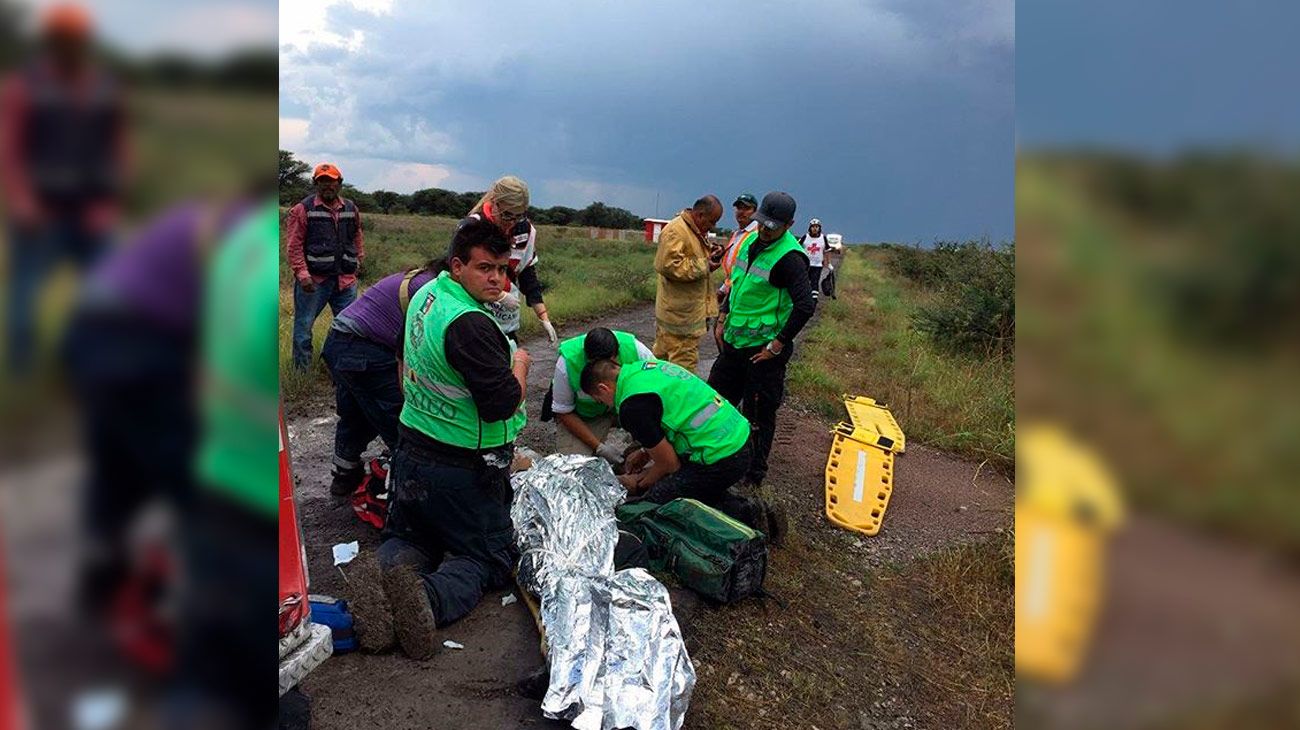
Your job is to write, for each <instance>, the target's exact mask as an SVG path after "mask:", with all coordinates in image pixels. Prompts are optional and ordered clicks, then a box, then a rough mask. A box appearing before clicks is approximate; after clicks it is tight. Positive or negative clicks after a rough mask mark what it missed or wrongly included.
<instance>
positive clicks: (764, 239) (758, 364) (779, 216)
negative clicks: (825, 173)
mask: <svg viewBox="0 0 1300 730" xmlns="http://www.w3.org/2000/svg"><path fill="white" fill-rule="evenodd" d="M794 211H795V202H794V198H792V197H790V195H789V194H788V193H780V192H774V193H768V194H767V195H764V196H763V203H762V205H760V206H759V207H758V212H757V213H755V214H754V220H756V221H757V222H758V230H757V232H756V233H755V234H754V235H751V236H746V237H745V238H744V239H743V240H742V241H741V243H740V248H739V250H738V251H737V253H736V262H735V266H734V267H733V268H732V270H731V277H730V282H731V291H730V293H729V294H728V296H727V299H726V300H725V301H724V302H723V303H722V306H721V307H720V316H719V317H718V323H717V325H716V326H715V327H714V331H713V337H714V340H715V341H716V342H717V343H718V359H717V361H716V362H714V364H713V370H712V371H711V372H710V373H709V385H711V386H713V388H714V389H715V390H717V391H718V393H720V394H722V396H723V397H724V398H726V399H727V400H729V401H731V402H732V403H733V404H735V405H736V406H737V407H739V408H740V409H741V411H742V412H743V413H744V414H745V415H746V416H747V417H748V418H749V421H750V423H752V424H753V426H754V459H753V462H752V463H751V464H750V468H749V474H748V477H747V480H748V481H749V482H750V483H752V484H760V483H762V481H763V477H764V476H766V475H767V455H768V453H769V452H770V451H771V450H772V437H773V435H774V434H775V433H776V411H777V408H779V407H780V406H781V399H782V397H783V396H784V395H785V368H786V365H787V364H788V363H789V362H790V356H791V354H792V353H793V351H794V338H795V336H796V335H797V334H799V330H801V329H803V326H804V324H806V323H807V322H808V318H809V317H811V316H812V314H813V309H814V308H815V306H816V305H815V302H814V300H813V297H812V289H811V287H810V285H809V283H808V282H809V279H808V255H807V254H806V253H804V250H803V247H802V246H800V245H799V241H798V240H797V239H795V237H794V236H792V235H790V226H791V225H793V224H794Z"/></svg>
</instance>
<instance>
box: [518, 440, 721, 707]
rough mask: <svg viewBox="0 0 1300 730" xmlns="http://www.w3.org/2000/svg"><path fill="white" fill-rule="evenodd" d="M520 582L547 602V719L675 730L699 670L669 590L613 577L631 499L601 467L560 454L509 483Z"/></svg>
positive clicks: (627, 573) (636, 573)
mask: <svg viewBox="0 0 1300 730" xmlns="http://www.w3.org/2000/svg"><path fill="white" fill-rule="evenodd" d="M512 482H513V485H514V492H515V498H514V504H513V505H512V507H511V517H512V518H513V520H514V524H515V541H516V542H517V543H518V545H519V551H520V553H521V558H520V564H519V581H520V584H521V585H522V586H523V587H524V588H525V589H527V590H530V591H532V592H533V593H534V594H536V595H537V596H538V597H539V598H540V599H541V615H542V626H543V627H544V628H545V629H546V641H547V658H548V660H549V662H550V685H549V687H548V688H547V691H546V697H545V698H543V700H542V712H543V713H544V714H545V715H546V716H547V717H549V718H551V719H556V720H567V721H569V722H570V723H571V724H572V725H573V727H575V728H577V729H578V730H612V728H637V730H677V729H678V728H680V727H681V725H682V722H683V721H684V720H685V719H686V708H687V706H688V705H689V704H690V699H691V691H692V690H693V689H694V688H695V668H694V667H693V666H692V665H691V659H690V657H689V656H687V654H686V646H685V645H684V644H683V643H682V633H681V629H680V628H679V627H678V625H677V619H676V618H675V617H674V616H673V610H672V604H671V602H670V601H669V600H668V591H667V589H665V588H664V587H663V585H662V584H661V583H659V581H657V580H655V579H654V578H653V577H652V576H651V575H650V574H649V573H647V572H645V571H644V570H641V569H639V568H633V569H630V570H620V571H617V572H615V570H614V546H615V544H616V543H617V542H618V523H617V521H616V520H615V519H614V508H615V507H617V506H618V505H619V504H621V503H622V502H623V500H624V498H625V497H626V492H625V491H624V489H623V487H622V485H621V484H619V483H618V479H617V478H615V476H614V472H613V471H612V470H611V469H610V467H609V464H607V463H606V462H605V461H604V460H603V459H598V458H592V457H585V456H568V455H555V456H548V457H545V458H543V459H541V460H539V461H537V462H536V463H535V464H534V465H533V467H532V468H531V469H528V470H527V471H522V472H519V473H517V474H515V475H514V477H513V478H512Z"/></svg>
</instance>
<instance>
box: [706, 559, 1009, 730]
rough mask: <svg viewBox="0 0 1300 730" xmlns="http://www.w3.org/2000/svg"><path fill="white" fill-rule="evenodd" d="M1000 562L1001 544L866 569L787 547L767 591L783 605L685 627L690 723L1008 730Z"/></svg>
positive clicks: (738, 610) (1005, 576) (728, 611)
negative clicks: (900, 720) (690, 670)
mask: <svg viewBox="0 0 1300 730" xmlns="http://www.w3.org/2000/svg"><path fill="white" fill-rule="evenodd" d="M1012 552H1013V551H1012V539H1011V537H1010V535H1009V534H1002V535H999V536H997V537H995V538H994V539H991V540H989V541H985V542H980V543H974V544H970V545H960V546H956V547H951V548H947V549H944V550H940V551H938V552H935V553H931V554H929V555H927V556H925V557H922V558H919V559H917V560H914V561H911V562H908V563H906V564H902V565H894V566H891V567H886V568H882V569H879V570H875V571H867V570H865V569H864V568H863V566H861V565H860V564H857V563H856V561H854V560H850V559H846V556H845V555H844V554H843V553H842V552H841V551H837V550H834V549H832V548H831V547H830V545H829V544H828V541H822V540H820V539H817V536H815V535H812V536H808V538H807V539H800V540H793V541H790V542H789V544H787V546H786V547H785V548H783V549H782V550H777V551H774V552H772V553H771V556H770V560H771V565H770V567H769V572H768V582H767V586H766V587H767V589H768V590H769V591H770V592H772V593H773V594H774V595H776V596H781V597H784V598H785V599H786V601H787V604H788V605H785V606H780V607H778V606H777V605H775V603H772V602H769V603H767V604H766V605H765V604H762V603H759V602H757V601H749V602H743V603H740V604H737V605H734V606H728V607H724V608H722V609H719V610H708V611H700V612H699V613H698V614H696V615H694V617H693V618H692V628H693V632H694V633H695V634H696V635H697V636H699V637H700V641H699V642H698V645H697V646H695V647H693V648H692V649H691V658H692V661H694V662H695V666H696V674H697V677H698V679H697V684H696V688H695V694H694V697H693V699H692V702H691V716H690V719H689V720H688V724H689V726H690V727H699V728H719V729H724V728H753V727H758V728H767V727H800V728H807V727H813V726H816V727H818V728H825V729H829V728H856V727H875V725H871V724H869V722H870V721H871V720H878V721H880V726H881V727H895V726H897V725H895V724H891V723H890V722H889V720H891V719H893V718H891V717H890V715H892V714H906V715H907V716H908V717H911V718H912V722H913V727H918V728H919V727H935V728H958V727H961V728H968V727H969V728H974V727H979V728H1009V727H1011V726H1012V717H1011V715H1012V706H1013V699H1012V698H1013V696H1014V681H1015V668H1014V659H1013V647H1012V641H1011V639H1010V637H1011V634H1012V630H1013V621H1014V616H1013V600H1012V585H1013V580H1014V578H1013V574H1014V569H1013V556H1012ZM855 581H856V583H855ZM705 637H707V638H705ZM877 703H883V704H884V705H885V707H883V708H881V709H880V710H877V709H876V707H875V706H876V704H877ZM864 714H865V715H866V717H864ZM873 714H874V715H883V717H871V715H873Z"/></svg>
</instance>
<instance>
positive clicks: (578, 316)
mask: <svg viewBox="0 0 1300 730" xmlns="http://www.w3.org/2000/svg"><path fill="white" fill-rule="evenodd" d="M364 225H365V229H366V262H365V267H364V270H363V271H362V276H361V286H362V288H363V289H364V287H366V286H369V285H370V284H373V283H374V282H375V281H378V280H379V279H381V278H383V277H384V276H387V275H388V274H391V273H393V272H395V271H404V270H407V269H411V268H415V267H417V266H421V265H423V264H424V263H425V262H426V261H428V260H429V259H430V258H433V257H436V256H441V255H443V254H445V253H446V251H447V246H448V244H449V242H450V240H451V233H452V230H453V229H454V227H455V225H456V221H455V219H452V218H434V217H429V216H418V215H381V214H373V213H372V214H367V215H366V216H365V218H364ZM580 235H581V232H580V231H579V230H578V229H572V228H553V227H550V226H539V227H538V231H537V250H538V256H539V261H538V263H537V272H538V276H539V278H540V279H541V282H542V286H543V288H544V290H545V291H544V296H545V299H546V309H547V311H548V313H549V314H550V317H551V321H552V322H554V323H555V325H556V326H557V327H558V326H562V325H564V324H565V323H567V322H580V321H583V320H587V319H591V318H594V317H596V316H598V315H600V314H603V313H605V312H610V311H614V310H617V309H621V308H625V307H630V306H633V305H636V304H641V303H644V302H652V301H654V296H655V279H654V254H655V249H654V247H653V246H649V245H647V244H646V243H645V242H643V241H599V240H591V239H589V238H583V237H579V236H580ZM528 311H529V313H528V314H525V315H524V317H523V323H522V325H521V326H520V335H521V337H529V336H532V335H534V334H537V333H539V332H540V331H541V326H540V325H539V324H538V320H537V318H536V316H534V315H532V314H531V311H532V310H531V309H530V310H528ZM331 321H332V317H331V316H330V314H329V310H328V308H327V309H326V311H325V313H324V314H322V316H321V317H320V318H319V319H317V320H316V326H315V328H314V329H313V330H312V332H313V336H312V345H313V347H314V348H315V349H316V352H317V353H319V351H320V347H321V345H322V344H323V343H324V341H325V334H326V333H327V332H328V331H329V326H330V322H331ZM292 334H293V278H292V274H291V272H290V271H289V267H288V264H287V262H286V261H284V259H283V256H282V257H281V264H280V390H281V393H282V394H283V395H284V398H285V400H286V401H289V402H293V401H295V400H297V399H299V398H301V397H303V396H304V395H306V394H307V393H309V392H312V391H320V383H321V382H322V378H324V377H326V376H325V375H324V373H323V370H322V368H321V366H320V363H319V358H318V359H317V360H316V364H315V365H314V368H313V370H312V371H309V372H308V373H306V374H304V373H299V372H296V371H295V370H294V369H293V367H292V365H291V360H292V359H291V357H290V342H291V337H292Z"/></svg>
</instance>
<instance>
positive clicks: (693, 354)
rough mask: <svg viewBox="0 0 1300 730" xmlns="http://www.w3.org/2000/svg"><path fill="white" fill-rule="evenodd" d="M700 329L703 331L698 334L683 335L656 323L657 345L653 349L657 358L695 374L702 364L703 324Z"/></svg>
mask: <svg viewBox="0 0 1300 730" xmlns="http://www.w3.org/2000/svg"><path fill="white" fill-rule="evenodd" d="M699 329H700V330H701V331H700V332H697V333H696V334H693V335H682V334H676V333H674V332H671V331H669V330H668V329H665V328H664V326H663V325H662V324H660V323H658V322H656V323H655V343H654V347H652V348H651V350H652V351H653V352H654V356H655V358H656V359H658V360H667V361H668V362H671V363H673V364H675V365H680V366H682V367H683V368H685V369H686V370H688V371H690V372H692V373H693V372H695V368H696V367H697V366H699V364H700V337H701V336H702V335H703V331H702V330H703V329H704V326H703V324H701V326H700V328H699Z"/></svg>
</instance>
